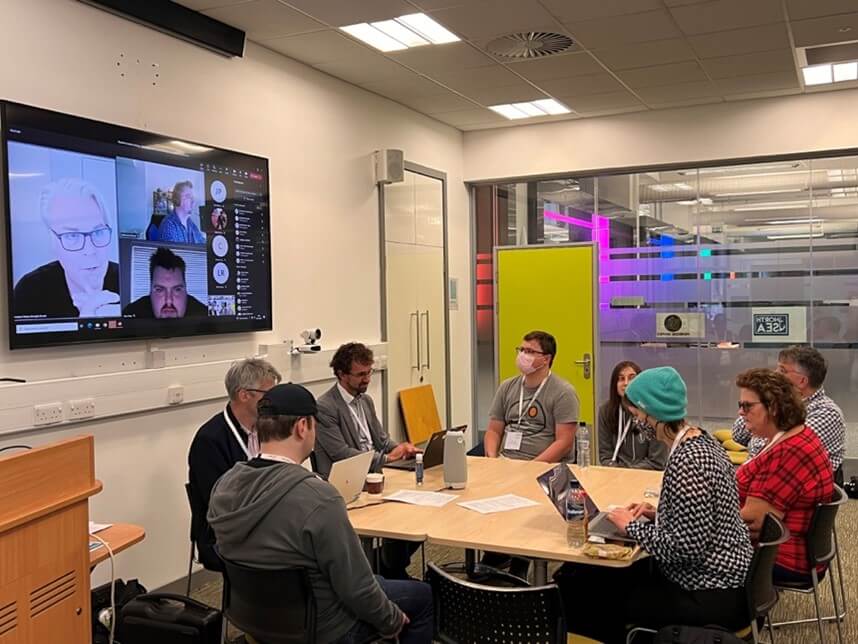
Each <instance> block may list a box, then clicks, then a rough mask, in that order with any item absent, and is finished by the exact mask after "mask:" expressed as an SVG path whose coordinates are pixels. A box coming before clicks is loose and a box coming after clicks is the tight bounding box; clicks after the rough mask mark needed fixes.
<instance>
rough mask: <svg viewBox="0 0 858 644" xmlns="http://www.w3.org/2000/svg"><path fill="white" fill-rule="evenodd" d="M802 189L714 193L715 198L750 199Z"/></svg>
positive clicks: (800, 189)
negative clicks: (756, 196)
mask: <svg viewBox="0 0 858 644" xmlns="http://www.w3.org/2000/svg"><path fill="white" fill-rule="evenodd" d="M802 190H804V188H783V189H780V190H751V191H748V192H716V193H715V196H716V197H750V196H752V195H777V194H782V193H786V192H801V191H802Z"/></svg>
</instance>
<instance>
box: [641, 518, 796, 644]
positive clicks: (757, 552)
mask: <svg viewBox="0 0 858 644" xmlns="http://www.w3.org/2000/svg"><path fill="white" fill-rule="evenodd" d="M787 539H789V530H788V529H787V527H786V526H785V525H784V524H783V522H782V521H781V520H780V519H778V518H777V517H776V516H774V515H773V514H767V515H766V518H765V520H764V521H763V527H762V529H761V530H760V538H759V541H758V542H757V547H756V548H755V549H754V557H753V559H751V565H750V567H749V568H748V575H747V577H746V578H745V595H746V598H747V606H748V620H749V621H750V625H749V626H746V627H745V628H743V629H741V630H739V631H736V632H735V635H736V637H738V638H740V639H747V637H748V635H752V636H753V641H754V644H758V643H759V642H760V632H759V627H758V626H757V623H758V622H757V620H760V619H762V620H763V622H764V623H767V624H768V630H769V639H770V642H774V641H775V640H774V631H773V630H772V622H771V618H770V617H769V611H771V609H772V608H773V607H774V605H775V604H777V602H778V593H777V589H776V588H775V586H774V584H773V583H772V570H773V569H774V566H775V559H776V558H777V555H778V547H779V546H780V545H781V544H782V543H785V542H786V541H787ZM656 632H657V631H656V630H653V629H651V628H643V627H640V626H636V627H635V628H632V629H631V630H630V631H629V632H628V634H627V635H626V644H631V642H632V641H633V640H634V638H635V635H637V634H638V633H656Z"/></svg>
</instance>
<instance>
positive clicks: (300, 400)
mask: <svg viewBox="0 0 858 644" xmlns="http://www.w3.org/2000/svg"><path fill="white" fill-rule="evenodd" d="M256 408H257V410H258V412H259V415H260V416H315V415H316V413H317V412H318V407H316V399H315V398H314V397H313V394H311V393H310V391H309V390H308V389H307V388H306V387H302V386H301V385H296V384H294V383H291V382H289V383H286V384H282V385H275V386H274V387H272V388H271V389H269V390H268V391H266V392H265V394H264V395H263V396H262V398H261V399H260V400H259V404H258V405H257V407H256Z"/></svg>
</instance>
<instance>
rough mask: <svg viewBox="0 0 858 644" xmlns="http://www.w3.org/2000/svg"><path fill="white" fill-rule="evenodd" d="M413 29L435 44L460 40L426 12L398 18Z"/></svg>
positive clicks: (398, 20)
mask: <svg viewBox="0 0 858 644" xmlns="http://www.w3.org/2000/svg"><path fill="white" fill-rule="evenodd" d="M396 22H399V23H401V24H403V25H405V26H406V27H408V28H409V29H411V30H412V31H415V32H417V33H418V34H420V35H421V36H423V37H424V38H425V39H426V40H428V41H429V42H431V43H432V44H433V45H443V44H445V43H448V42H458V41H459V37H458V36H456V34H454V33H452V32H451V31H448V30H447V29H445V28H444V27H442V26H441V25H440V24H438V23H437V22H435V21H434V20H432V18H430V17H429V16H427V15H426V14H425V13H410V14H408V15H407V16H399V17H398V18H397V19H396Z"/></svg>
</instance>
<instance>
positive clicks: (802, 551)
mask: <svg viewBox="0 0 858 644" xmlns="http://www.w3.org/2000/svg"><path fill="white" fill-rule="evenodd" d="M736 386H737V387H739V414H740V416H741V417H742V418H743V419H744V421H745V426H746V427H747V428H748V429H749V430H750V432H751V434H752V435H753V436H754V437H756V438H758V439H761V440H762V441H763V442H764V447H763V448H762V450H761V451H760V452H759V453H758V454H757V455H756V456H754V458H752V459H751V460H750V461H748V462H747V463H745V464H744V465H742V467H740V468H739V470H738V471H737V472H736V480H737V482H738V485H739V498H740V501H741V503H742V510H741V514H742V518H743V519H744V520H745V522H746V523H747V524H748V527H749V528H750V530H751V537H752V538H756V537H757V536H758V535H759V532H760V528H761V527H762V524H763V520H764V519H765V517H766V514H767V513H769V512H771V513H772V514H774V515H775V516H777V517H778V518H780V519H782V520H783V522H784V524H785V525H786V526H787V528H789V531H790V538H789V540H788V541H787V542H786V543H784V544H783V545H781V547H780V548H778V555H777V559H776V560H775V568H774V579H775V582H776V583H777V582H778V581H782V582H807V583H808V584H810V583H811V578H810V568H809V567H808V563H807V553H806V547H805V536H806V535H807V531H808V529H809V527H810V521H811V518H812V517H813V511H814V509H815V508H816V506H817V505H819V504H820V503H827V502H828V501H830V500H831V496H832V494H833V493H834V473H833V471H832V469H831V460H830V459H829V457H828V453H827V451H826V449H825V447H824V446H823V444H822V441H820V439H819V436H818V435H817V434H816V432H814V431H813V430H811V429H810V428H809V427H807V425H805V405H804V402H802V400H801V397H800V395H799V393H798V392H797V391H796V389H795V387H794V386H793V384H792V383H791V382H790V381H789V379H788V378H787V376H785V375H783V374H781V373H778V372H776V371H770V370H768V369H749V370H748V371H744V372H742V373H740V374H739V376H738V377H737V378H736Z"/></svg>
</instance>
